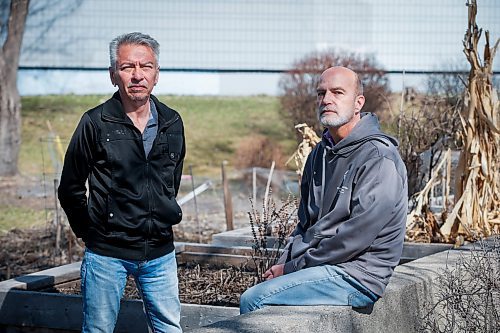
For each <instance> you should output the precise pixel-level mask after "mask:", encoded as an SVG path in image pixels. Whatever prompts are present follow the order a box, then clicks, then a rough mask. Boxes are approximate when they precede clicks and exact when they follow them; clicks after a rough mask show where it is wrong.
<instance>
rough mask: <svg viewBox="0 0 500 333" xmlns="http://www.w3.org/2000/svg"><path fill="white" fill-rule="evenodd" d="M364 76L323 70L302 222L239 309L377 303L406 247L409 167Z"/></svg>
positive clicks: (303, 193) (303, 192)
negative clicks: (318, 134)
mask: <svg viewBox="0 0 500 333" xmlns="http://www.w3.org/2000/svg"><path fill="white" fill-rule="evenodd" d="M364 103H365V97H364V96H363V86H362V84H361V81H360V79H359V77H358V75H357V74H356V73H355V72H353V71H352V70H350V69H348V68H345V67H332V68H329V69H327V70H326V71H324V72H323V73H322V74H321V79H320V82H319V84H318V87H317V106H318V108H317V115H318V119H319V121H320V123H321V124H322V125H323V126H324V127H325V130H324V132H323V137H322V141H321V143H319V144H318V145H317V146H316V147H315V148H314V150H313V151H312V152H311V154H310V155H309V156H308V159H307V162H306V165H305V168H304V175H303V176H302V182H301V201H300V206H299V212H298V216H299V223H298V225H297V227H296V229H295V230H294V232H293V233H292V235H291V237H290V240H289V242H288V245H287V246H286V248H285V249H286V250H285V252H284V254H283V255H282V256H281V258H280V260H279V261H278V264H277V265H274V266H272V267H271V268H270V269H269V270H268V271H267V272H265V273H264V277H265V278H266V281H265V282H263V283H260V284H258V285H256V286H254V287H252V288H250V289H248V290H247V291H246V292H245V293H243V295H242V296H241V301H240V312H241V313H242V314H243V313H247V312H250V311H254V310H257V309H260V308H262V307H265V306H268V305H350V306H352V307H354V308H364V307H369V306H371V305H373V303H375V302H376V301H377V300H378V299H379V298H380V297H381V296H382V295H383V293H384V290H385V288H386V286H387V284H388V282H389V278H390V277H391V275H392V273H393V271H394V267H395V266H396V265H397V264H398V263H399V259H400V257H401V252H402V250H403V241H404V234H405V224H406V215H407V208H408V207H407V206H408V191H407V178H406V169H405V166H404V164H403V161H402V160H401V157H400V155H399V153H398V151H397V145H398V142H397V141H396V139H394V138H392V137H390V136H388V135H386V134H384V133H382V132H381V131H380V127H379V123H378V120H377V117H376V116H375V115H373V114H370V113H361V108H362V107H363V105H364Z"/></svg>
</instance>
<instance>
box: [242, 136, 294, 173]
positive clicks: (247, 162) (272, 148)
mask: <svg viewBox="0 0 500 333" xmlns="http://www.w3.org/2000/svg"><path fill="white" fill-rule="evenodd" d="M273 161H274V162H275V163H276V168H277V169H284V168H285V162H286V159H285V157H284V155H283V153H282V151H281V147H280V146H279V145H278V144H276V143H275V142H273V141H271V140H270V139H269V138H268V137H265V136H263V135H252V136H250V137H248V138H245V139H243V141H241V143H240V145H239V146H238V149H237V151H236V155H235V161H234V165H235V166H236V167H237V168H239V169H245V168H251V167H262V168H269V166H270V165H271V164H272V162H273Z"/></svg>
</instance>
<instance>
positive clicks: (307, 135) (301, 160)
mask: <svg viewBox="0 0 500 333" xmlns="http://www.w3.org/2000/svg"><path fill="white" fill-rule="evenodd" d="M295 128H296V129H297V131H299V133H300V134H302V142H301V143H300V144H299V146H298V147H297V150H296V151H295V153H293V155H292V156H291V157H290V158H289V159H288V161H286V163H285V164H286V165H288V163H290V162H291V161H292V160H293V161H295V165H296V167H297V173H298V174H299V175H300V177H302V173H303V171H304V165H305V164H306V160H307V156H309V153H310V152H311V151H312V150H313V148H314V146H316V144H317V143H318V142H320V141H321V138H320V137H318V136H317V135H316V132H315V131H314V129H312V128H311V127H309V126H308V125H307V124H305V123H304V124H298V125H295Z"/></svg>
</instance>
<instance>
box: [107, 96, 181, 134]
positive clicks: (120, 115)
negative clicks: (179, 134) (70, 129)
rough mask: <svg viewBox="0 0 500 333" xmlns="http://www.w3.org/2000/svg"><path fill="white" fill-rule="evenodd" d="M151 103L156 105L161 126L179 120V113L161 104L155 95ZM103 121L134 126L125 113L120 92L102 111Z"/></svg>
mask: <svg viewBox="0 0 500 333" xmlns="http://www.w3.org/2000/svg"><path fill="white" fill-rule="evenodd" d="M150 98H151V101H152V102H153V103H154V104H155V107H156V111H157V112H158V124H159V126H161V125H163V124H165V123H170V122H174V121H175V120H176V118H178V115H177V112H175V111H174V110H172V109H171V108H169V107H168V106H166V105H165V104H163V103H161V102H160V101H159V100H158V99H157V98H156V97H155V96H154V95H150ZM102 119H103V120H107V121H115V122H121V123H127V124H132V121H131V120H130V118H129V117H127V115H126V114H125V111H123V106H122V100H121V97H120V94H119V92H118V91H117V92H115V93H114V94H113V96H112V97H111V98H110V99H108V100H107V101H106V102H105V103H104V105H103V110H102Z"/></svg>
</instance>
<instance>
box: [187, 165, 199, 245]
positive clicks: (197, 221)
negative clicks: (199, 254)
mask: <svg viewBox="0 0 500 333" xmlns="http://www.w3.org/2000/svg"><path fill="white" fill-rule="evenodd" d="M189 175H190V176H191V187H192V188H193V195H194V196H193V202H194V216H195V219H196V226H197V228H198V243H201V228H200V219H199V218H198V203H197V202H196V192H195V191H194V190H195V188H194V176H193V166H192V165H189Z"/></svg>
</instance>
